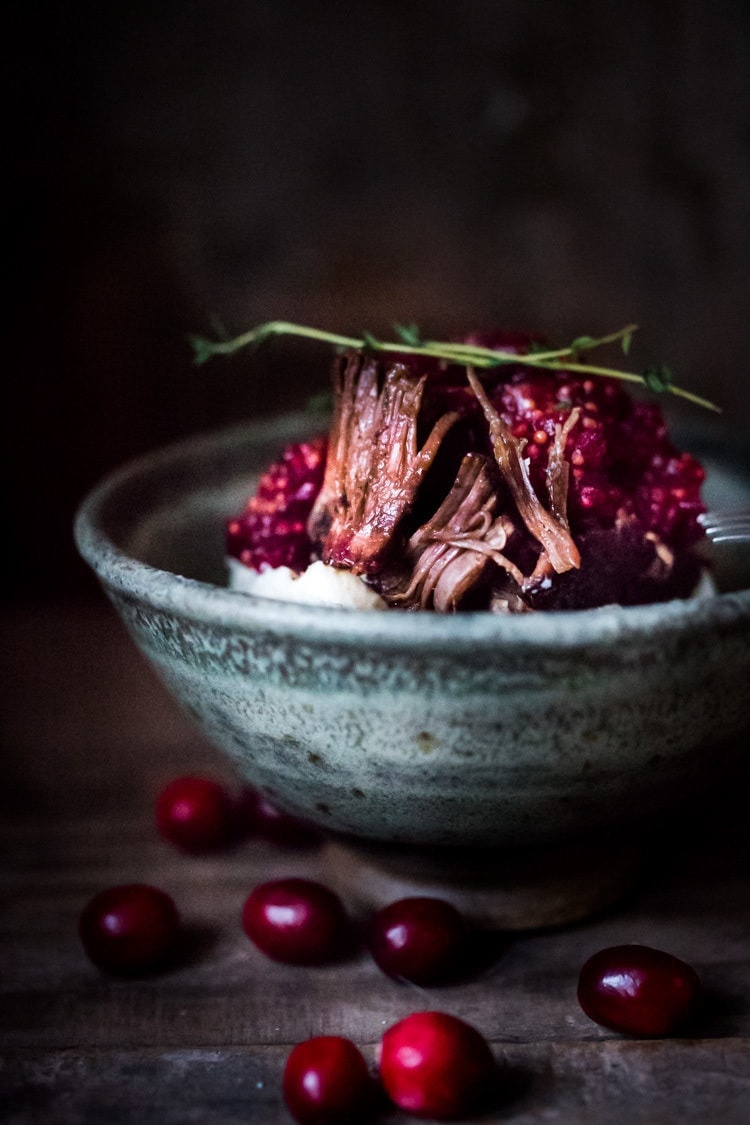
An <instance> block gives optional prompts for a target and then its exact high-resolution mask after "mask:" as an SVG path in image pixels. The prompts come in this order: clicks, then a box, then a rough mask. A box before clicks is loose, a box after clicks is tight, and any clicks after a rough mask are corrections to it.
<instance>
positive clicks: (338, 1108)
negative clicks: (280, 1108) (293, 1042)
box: [284, 1035, 373, 1125]
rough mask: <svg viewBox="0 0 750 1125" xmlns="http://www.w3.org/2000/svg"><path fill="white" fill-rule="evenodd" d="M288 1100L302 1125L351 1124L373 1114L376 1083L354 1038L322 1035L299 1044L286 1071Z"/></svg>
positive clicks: (296, 1118) (288, 1105)
mask: <svg viewBox="0 0 750 1125" xmlns="http://www.w3.org/2000/svg"><path fill="white" fill-rule="evenodd" d="M284 1100H285V1101H286V1104H287V1107H288V1108H289V1112H290V1113H291V1114H292V1117H294V1119H295V1121H299V1122H300V1123H301V1125H337V1123H340V1125H351V1123H352V1122H355V1121H361V1120H363V1118H364V1117H366V1116H368V1115H369V1111H370V1110H371V1108H372V1103H373V1082H372V1079H371V1077H370V1074H369V1071H368V1069H367V1063H366V1062H365V1060H364V1058H363V1057H362V1053H361V1051H360V1050H359V1049H358V1048H357V1047H356V1046H355V1045H354V1043H352V1041H351V1040H350V1039H344V1038H342V1037H341V1036H339V1035H320V1036H317V1037H316V1038H314V1039H307V1040H305V1042H304V1043H299V1044H298V1045H297V1046H296V1047H295V1048H294V1050H293V1051H292V1052H291V1054H290V1055H289V1058H288V1059H287V1062H286V1067H285V1069H284Z"/></svg>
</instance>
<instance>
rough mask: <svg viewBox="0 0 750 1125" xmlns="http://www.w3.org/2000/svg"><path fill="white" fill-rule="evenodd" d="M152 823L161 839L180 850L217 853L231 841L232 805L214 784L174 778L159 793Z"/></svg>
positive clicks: (200, 778) (218, 786)
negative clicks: (153, 822) (154, 821)
mask: <svg viewBox="0 0 750 1125" xmlns="http://www.w3.org/2000/svg"><path fill="white" fill-rule="evenodd" d="M156 824H157V827H158V829H159V831H160V833H161V834H162V836H163V837H164V839H165V840H169V842H170V843H171V844H175V845H176V846H177V847H178V848H181V849H182V850H183V851H186V852H193V853H196V854H197V853H200V852H210V851H218V850H220V849H221V848H225V847H227V846H228V845H229V844H231V843H232V842H233V840H234V838H235V830H236V809H235V804H234V801H233V800H232V798H231V796H230V794H229V793H228V792H227V790H226V789H224V787H223V786H222V785H219V783H218V782H217V781H212V780H211V779H210V778H208V777H177V778H175V779H174V781H171V782H170V783H169V785H167V787H166V788H165V789H163V790H162V792H161V793H160V794H159V797H158V799H157V802H156Z"/></svg>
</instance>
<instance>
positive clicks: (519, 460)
mask: <svg viewBox="0 0 750 1125" xmlns="http://www.w3.org/2000/svg"><path fill="white" fill-rule="evenodd" d="M467 374H468V378H469V383H470V384H471V389H472V390H473V391H474V394H475V395H476V397H477V399H478V401H479V404H480V406H481V407H482V410H483V411H484V415H485V418H486V419H487V422H488V425H489V428H490V440H491V441H492V449H493V452H494V454H495V459H496V461H497V464H498V467H499V469H500V472H501V473H502V476H503V479H504V480H505V482H506V484H507V485H508V488H509V489H510V493H511V495H512V497H513V500H514V501H515V504H516V507H517V508H518V511H519V514H520V516H521V519H522V520H523V522H524V523H525V525H526V527H527V528H528V530H529V531H530V533H531V534H532V535H533V536H534V538H535V539H537V540H538V542H539V543H541V545H542V548H543V551H544V554H546V556H547V558H548V559H549V561H550V563H551V565H552V568H553V569H554V570H555V571H556V573H557V574H564V573H565V571H567V570H572V569H576V568H578V567H579V566H580V565H581V556H580V554H579V551H578V548H577V547H576V545H575V543H574V542H573V537H572V536H571V534H570V529H569V528H568V521H567V516H565V514H564V513H565V508H566V499H567V484H568V473H567V466H565V467H563V465H562V464H561V462H563V461H564V458H563V457H562V453H561V452H558V457H557V468H556V479H555V483H554V484H553V485H551V488H550V493H551V495H550V501H551V504H550V506H551V508H552V511H547V509H546V508H545V507H544V505H543V504H542V502H541V501H540V499H539V497H538V496H537V494H536V492H535V491H534V488H533V485H532V483H531V480H530V478H529V472H528V468H527V465H526V462H525V461H524V459H523V456H522V454H523V443H522V442H519V441H518V440H517V439H516V438H515V437H514V436H513V434H512V433H511V431H510V429H509V427H508V426H507V425H506V424H505V422H504V421H503V419H502V418H501V417H500V415H499V414H498V412H497V411H496V410H495V408H494V406H493V405H492V403H491V402H490V400H489V398H488V397H487V394H486V392H485V390H484V387H483V386H482V384H481V383H480V381H479V379H478V378H477V377H476V375H475V374H474V372H473V371H472V370H471V368H468V369H467ZM571 417H572V412H571ZM574 424H575V422H572V423H571V422H570V419H568V421H567V422H566V426H570V425H574ZM564 428H565V427H561V433H562V430H563V429H564ZM561 433H560V434H557V435H556V437H555V446H557V447H558V449H559V450H561V449H562V448H564V439H563V438H562V436H561ZM566 436H567V435H566ZM561 512H562V513H563V514H562V515H561Z"/></svg>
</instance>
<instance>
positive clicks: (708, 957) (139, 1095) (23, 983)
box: [0, 605, 750, 1125]
mask: <svg viewBox="0 0 750 1125" xmlns="http://www.w3.org/2000/svg"><path fill="white" fill-rule="evenodd" d="M3 636H4V644H3V652H2V658H1V660H2V665H1V671H2V682H3V711H2V721H1V722H2V730H1V734H2V746H3V751H4V758H5V763H4V775H3V784H2V787H1V788H2V798H3V800H2V803H3V806H4V808H5V810H6V814H7V815H6V818H5V823H4V825H3V828H2V848H3V854H4V856H5V860H4V863H3V865H2V874H1V875H0V886H1V887H2V914H1V916H0V946H1V953H0V956H1V962H0V963H1V966H2V968H1V976H0V1022H1V1025H2V1027H1V1031H2V1064H1V1070H2V1078H1V1079H0V1089H1V1091H2V1094H1V1097H2V1102H1V1103H0V1106H1V1107H2V1108H1V1109H0V1119H1V1120H3V1121H7V1122H9V1123H13V1125H20V1123H22V1122H23V1123H26V1122H44V1123H46V1122H51V1123H57V1122H59V1123H61V1125H66V1123H78V1122H80V1123H84V1122H85V1123H87V1125H88V1123H96V1122H100V1121H101V1122H107V1123H111V1125H124V1123H131V1122H132V1123H135V1122H139V1123H140V1122H147V1123H148V1122H159V1123H162V1122H163V1123H168V1125H171V1123H175V1125H176V1123H181V1122H212V1123H217V1125H229V1123H235V1122H237V1123H239V1122H253V1123H258V1125H265V1123H266V1122H268V1123H271V1122H280V1123H284V1122H289V1121H290V1120H291V1119H290V1118H289V1116H288V1114H287V1113H286V1111H285V1109H284V1107H283V1104H282V1102H281V1097H280V1078H281V1073H282V1070H283V1065H284V1060H285V1058H286V1055H287V1054H288V1051H289V1049H290V1047H291V1045H293V1044H294V1043H296V1042H298V1041H299V1040H301V1039H304V1038H306V1037H308V1036H310V1035H316V1034H343V1035H347V1036H350V1037H351V1038H352V1039H354V1040H355V1041H356V1042H357V1043H358V1044H360V1046H361V1047H362V1049H363V1051H364V1052H365V1055H366V1057H367V1058H368V1059H369V1060H370V1061H371V1062H373V1064H374V1060H375V1052H376V1048H377V1044H378V1041H379V1038H380V1036H381V1035H382V1032H383V1031H384V1029H385V1028H386V1027H387V1026H389V1025H390V1024H392V1023H393V1022H395V1021H396V1020H398V1019H399V1018H401V1017H403V1016H405V1015H407V1014H409V1013H410V1012H413V1011H417V1010H423V1009H428V1008H430V1009H434V1008H438V1009H441V1010H444V1011H448V1012H452V1013H454V1014H455V1015H458V1016H461V1017H462V1018H464V1019H466V1020H468V1021H469V1022H471V1023H473V1024H474V1025H475V1026H476V1027H478V1028H479V1029H480V1030H481V1031H482V1032H483V1033H484V1034H485V1035H486V1036H487V1037H488V1038H489V1040H490V1041H491V1043H492V1045H493V1050H494V1052H495V1055H496V1057H497V1059H498V1062H499V1064H500V1070H501V1074H502V1076H503V1082H502V1086H503V1093H502V1095H501V1096H500V1098H499V1100H498V1102H497V1104H496V1105H495V1107H493V1108H492V1109H490V1110H489V1111H488V1112H487V1113H486V1114H485V1115H484V1116H483V1117H481V1118H479V1119H478V1120H482V1121H497V1122H512V1123H515V1125H525V1123H527V1122H538V1121H539V1122H541V1121H553V1122H556V1123H563V1125H567V1123H570V1125H587V1123H589V1122H591V1123H596V1122H602V1123H607V1125H609V1123H615V1125H619V1123H629V1122H633V1123H636V1122H638V1123H640V1122H643V1123H648V1125H660V1123H663V1125H677V1123H683V1122H708V1121H713V1120H717V1121H721V1122H727V1123H730V1125H735V1123H736V1125H745V1123H746V1122H747V1121H748V1120H750V879H748V870H750V863H749V861H750V829H749V827H748V820H747V814H746V793H747V782H748V774H749V773H750V771H748V769H747V767H743V768H742V769H740V770H739V771H738V772H737V774H736V775H733V776H732V777H730V778H728V779H725V780H724V781H723V782H722V784H721V785H716V784H709V780H710V779H707V786H706V793H705V795H704V797H703V799H702V800H701V801H700V802H699V803H696V805H694V806H693V807H692V808H691V809H689V810H688V811H687V813H685V814H684V815H683V817H682V818H681V819H680V821H679V822H676V823H673V824H670V825H669V831H665V832H664V834H663V835H662V836H661V837H660V838H659V839H658V840H656V841H655V842H654V845H653V850H652V852H651V853H650V855H649V857H648V863H647V866H646V869H645V871H644V875H643V878H642V880H641V882H640V883H639V885H638V887H637V889H636V891H635V892H634V893H632V894H631V895H630V896H629V898H628V899H627V900H626V901H625V902H622V903H620V904H619V905H618V906H617V907H615V908H613V909H611V910H609V911H608V912H607V913H606V914H605V915H603V916H601V917H598V918H594V919H590V920H588V921H586V922H585V923H582V924H579V925H576V926H573V927H568V928H564V929H560V930H555V931H547V932H539V933H522V934H513V935H506V936H502V935H499V936H497V938H496V939H493V941H492V942H490V941H489V940H488V941H485V942H484V943H482V957H481V959H478V960H477V962H476V964H475V966H474V967H473V972H471V973H469V974H468V975H467V979H466V980H464V981H462V982H460V983H457V984H453V985H451V986H445V987H442V988H439V989H438V988H433V989H430V990H424V989H419V988H416V987H415V986H409V985H405V984H400V983H398V982H396V981H393V980H390V979H389V978H387V977H385V976H383V975H382V974H381V973H380V971H379V970H378V969H377V968H376V966H375V965H374V963H373V962H372V961H371V959H370V958H369V956H368V955H367V954H366V952H364V951H362V950H359V951H357V952H355V953H353V954H352V956H350V957H349V958H348V959H347V960H346V961H344V962H342V963H339V964H336V965H332V966H325V967H322V968H316V969H301V968H292V967H288V966H283V965H278V964H275V963H273V962H271V961H269V960H267V959H266V958H264V957H263V955H262V954H260V953H259V952H258V951H257V950H256V949H255V948H254V947H253V946H251V944H250V943H249V942H248V940H247V939H246V938H245V936H244V934H243V932H242V929H241V926H240V920H239V919H240V912H241V908H242V904H243V902H244V899H245V897H246V895H247V894H248V892H249V890H250V889H251V888H252V887H253V886H254V885H255V884H256V883H258V882H262V881H263V880H265V879H268V878H272V877H274V876H277V875H280V874H285V873H289V874H303V875H309V876H312V877H316V875H319V874H321V870H320V866H321V856H320V853H319V851H317V850H314V849H313V850H306V851H288V850H287V851H285V850H282V849H280V848H278V847H274V846H272V845H270V844H267V843H262V842H260V841H249V842H247V843H245V844H243V845H242V846H241V847H239V848H237V849H236V850H234V851H232V852H229V853H226V854H223V855H220V856H215V857H211V858H196V857H188V856H185V855H181V854H180V853H178V852H176V851H175V850H173V849H171V848H170V847H169V846H168V845H167V844H166V843H164V842H162V841H161V840H159V839H158V838H157V836H156V833H155V830H154V827H153V819H152V808H153V798H154V795H155V793H156V792H157V791H158V788H159V786H160V785H161V784H162V782H163V781H164V780H166V779H167V778H168V777H171V776H173V775H174V774H176V773H181V772H186V771H193V770H196V769H202V770H205V771H207V772H210V773H212V774H214V775H216V776H224V777H230V776H231V775H229V774H228V773H227V770H226V766H225V765H224V763H223V762H222V760H221V759H220V758H219V757H218V756H217V755H216V754H215V753H214V751H213V750H212V749H211V747H210V746H208V745H207V744H206V743H205V741H204V740H203V739H202V737H201V735H200V734H198V733H196V731H195V730H194V728H192V727H191V726H190V725H189V724H188V720H187V719H185V718H183V716H182V715H181V713H180V712H179V711H178V710H177V708H176V706H175V705H174V704H173V703H172V702H171V700H170V699H169V698H168V697H167V696H166V693H165V692H164V691H163V690H162V689H161V687H160V686H159V684H158V683H156V681H155V680H154V679H153V677H152V675H151V673H150V672H149V671H148V669H147V668H146V667H145V665H144V664H143V663H142V662H141V659H140V657H139V656H138V655H137V653H136V652H135V650H134V648H133V647H132V646H131V644H130V642H129V640H128V639H127V638H126V637H125V635H124V633H123V632H122V631H121V629H120V627H119V625H118V624H117V622H116V621H115V619H114V615H113V614H112V613H111V611H110V610H109V609H108V608H107V607H105V606H103V605H93V606H89V605H86V606H74V607H68V608H64V607H55V608H50V609H48V610H43V609H40V608H39V607H37V608H36V609H33V610H18V611H16V612H14V613H13V614H12V615H10V614H8V615H6V617H5V619H4V621H3ZM133 881H148V882H153V883H156V884H158V885H159V886H162V887H164V888H165V889H166V890H167V891H169V892H170V893H171V894H172V895H173V896H174V898H175V900H176V902H177V904H178V907H179V909H180V911H181V914H182V917H183V919H184V922H185V929H186V940H185V943H184V948H183V951H182V955H181V957H180V959H179V961H178V963H176V964H175V965H174V966H173V967H172V968H171V969H170V971H168V972H165V973H163V974H162V975H158V976H151V977H146V978H141V979H138V980H121V979H110V978H107V977H105V976H103V975H102V974H100V973H99V972H98V971H97V970H96V969H94V968H93V967H92V966H91V965H90V964H89V962H88V961H87V960H86V958H85V957H84V955H83V953H82V950H81V947H80V945H79V942H78V938H77V921H78V915H79V913H80V910H81V908H82V906H83V905H84V904H85V902H86V901H87V899H88V898H89V897H90V896H91V895H93V894H94V893H95V892H96V891H98V890H100V889H102V888H104V887H106V886H109V885H112V884H116V883H122V882H133ZM622 942H643V943H646V944H649V945H654V946H657V947H658V948H662V949H666V950H669V951H670V952H672V953H674V954H676V955H677V956H679V957H682V958H683V959H685V960H687V961H689V962H690V963H691V964H692V965H693V966H694V967H695V968H696V969H697V971H698V972H699V974H700V976H701V978H702V980H703V983H704V987H705V993H706V998H705V1002H704V1004H703V1007H702V1009H701V1010H700V1012H699V1013H698V1015H697V1016H696V1018H695V1020H694V1021H693V1024H692V1025H691V1026H690V1027H689V1028H687V1029H686V1032H685V1034H684V1035H683V1036H680V1037H675V1038H672V1039H670V1040H650V1041H645V1040H637V1039H630V1038H627V1037H624V1036H620V1035H617V1034H615V1033H612V1032H608V1031H606V1030H604V1029H602V1028H600V1027H598V1026H596V1025H595V1024H593V1023H592V1022H591V1021H590V1020H588V1019H587V1018H586V1016H584V1014H583V1012H582V1011H581V1009H580V1008H579V1006H578V1004H577V1002H576V998H575V992H576V982H577V976H578V971H579V969H580V966H581V965H582V963H583V961H584V960H585V959H586V958H587V957H588V956H589V955H590V954H592V953H594V952H595V951H596V950H598V949H600V948H602V947H604V946H607V945H612V944H620V943H622ZM380 1119H381V1120H384V1121H386V1120H387V1121H389V1122H397V1121H406V1120H407V1118H406V1117H404V1116H403V1115H400V1114H398V1113H396V1112H395V1111H388V1110H386V1109H384V1112H383V1114H382V1115H381V1118H380ZM353 1125H354V1123H353Z"/></svg>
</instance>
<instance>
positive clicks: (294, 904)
mask: <svg viewBox="0 0 750 1125" xmlns="http://www.w3.org/2000/svg"><path fill="white" fill-rule="evenodd" d="M242 926H243V929H244V931H245V933H246V934H247V936H248V937H249V938H250V940H251V941H252V942H254V944H255V945H257V947H258V949H260V950H261V951H262V952H263V953H265V954H266V956H268V957H270V958H271V959H272V960H274V961H283V962H286V963H287V964H289V965H318V964H322V963H323V962H325V961H331V960H333V959H334V958H335V957H336V956H337V955H339V954H340V953H342V952H343V951H344V949H345V948H346V945H347V942H348V939H349V922H348V919H347V916H346V912H345V911H344V907H343V906H342V904H341V900H340V899H339V897H338V895H335V894H334V893H333V891H331V890H329V889H328V887H324V886H323V884H322V883H316V882H314V881H313V880H312V879H277V880H274V881H272V882H270V883H261V884H260V885H259V886H257V887H256V888H255V889H254V890H253V891H252V892H251V894H250V895H249V896H248V899H247V901H246V902H245V906H244V908H243V911H242Z"/></svg>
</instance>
